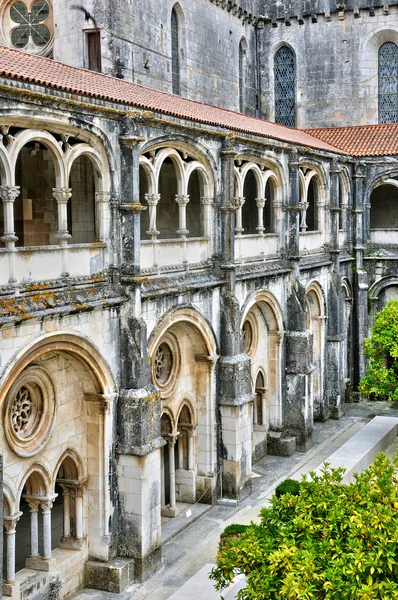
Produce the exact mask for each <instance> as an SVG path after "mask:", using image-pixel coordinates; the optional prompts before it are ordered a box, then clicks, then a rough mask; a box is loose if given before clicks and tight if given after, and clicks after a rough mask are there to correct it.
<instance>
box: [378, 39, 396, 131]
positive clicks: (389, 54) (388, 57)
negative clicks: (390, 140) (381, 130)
mask: <svg viewBox="0 0 398 600" xmlns="http://www.w3.org/2000/svg"><path fill="white" fill-rule="evenodd" d="M396 122H398V46H397V45H396V44H394V43H393V42H386V43H385V44H383V45H382V46H380V48H379V123H396Z"/></svg>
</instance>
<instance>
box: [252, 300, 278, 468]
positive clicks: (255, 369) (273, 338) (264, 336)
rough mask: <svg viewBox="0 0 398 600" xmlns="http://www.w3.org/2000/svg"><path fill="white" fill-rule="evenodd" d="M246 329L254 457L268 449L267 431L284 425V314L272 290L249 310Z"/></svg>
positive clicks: (255, 458) (256, 458) (256, 301)
mask: <svg viewBox="0 0 398 600" xmlns="http://www.w3.org/2000/svg"><path fill="white" fill-rule="evenodd" d="M242 331H243V334H244V344H245V350H244V351H245V353H246V354H248V356H250V359H251V375H252V381H253V389H254V392H255V400H254V407H253V457H254V460H258V459H260V458H261V457H262V456H264V455H265V454H266V452H267V432H268V431H269V430H270V429H271V430H274V431H280V428H281V426H282V372H281V369H282V318H281V312H280V308H279V306H278V304H277V302H276V300H275V299H274V298H273V296H272V295H271V294H269V293H268V292H266V291H264V292H259V293H258V294H257V295H256V297H255V299H254V302H253V304H252V305H251V307H250V309H249V310H248V311H247V313H246V315H245V317H244V320H243V324H242Z"/></svg>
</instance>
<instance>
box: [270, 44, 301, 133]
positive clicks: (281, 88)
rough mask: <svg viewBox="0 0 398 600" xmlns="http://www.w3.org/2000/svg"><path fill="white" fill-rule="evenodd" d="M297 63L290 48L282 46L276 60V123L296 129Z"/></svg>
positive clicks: (276, 54)
mask: <svg viewBox="0 0 398 600" xmlns="http://www.w3.org/2000/svg"><path fill="white" fill-rule="evenodd" d="M295 63H296V61H295V56H294V52H293V50H292V49H291V48H289V47H288V46H281V48H279V50H277V52H276V53H275V58H274V96H275V123H280V124H281V125H287V126H288V127H296V64H295Z"/></svg>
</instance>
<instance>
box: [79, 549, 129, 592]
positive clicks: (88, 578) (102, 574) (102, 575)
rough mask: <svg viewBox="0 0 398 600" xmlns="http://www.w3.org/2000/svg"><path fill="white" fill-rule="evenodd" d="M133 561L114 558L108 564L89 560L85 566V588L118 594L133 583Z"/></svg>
mask: <svg viewBox="0 0 398 600" xmlns="http://www.w3.org/2000/svg"><path fill="white" fill-rule="evenodd" d="M134 575H135V569H134V560H133V559H131V558H120V557H117V558H114V559H113V560H110V561H109V562H108V563H101V562H95V561H93V560H89V561H87V562H86V564H85V572H84V584H85V586H86V587H88V588H91V589H94V590H101V591H102V592H113V593H116V594H119V593H120V592H123V590H125V589H126V587H128V586H129V585H131V584H132V583H133V582H134Z"/></svg>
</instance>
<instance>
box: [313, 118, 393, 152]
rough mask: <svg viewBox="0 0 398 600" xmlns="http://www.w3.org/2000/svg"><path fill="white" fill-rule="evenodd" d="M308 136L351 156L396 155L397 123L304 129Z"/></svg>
mask: <svg viewBox="0 0 398 600" xmlns="http://www.w3.org/2000/svg"><path fill="white" fill-rule="evenodd" d="M305 131H306V132H307V133H309V134H310V135H314V136H315V137H317V138H319V139H320V140H322V141H324V142H327V143H328V144H331V145H332V146H335V147H336V148H340V149H341V150H344V152H347V153H348V154H351V156H391V155H395V154H398V123H391V124H386V125H356V126H353V127H328V128H325V129H306V130H305Z"/></svg>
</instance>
